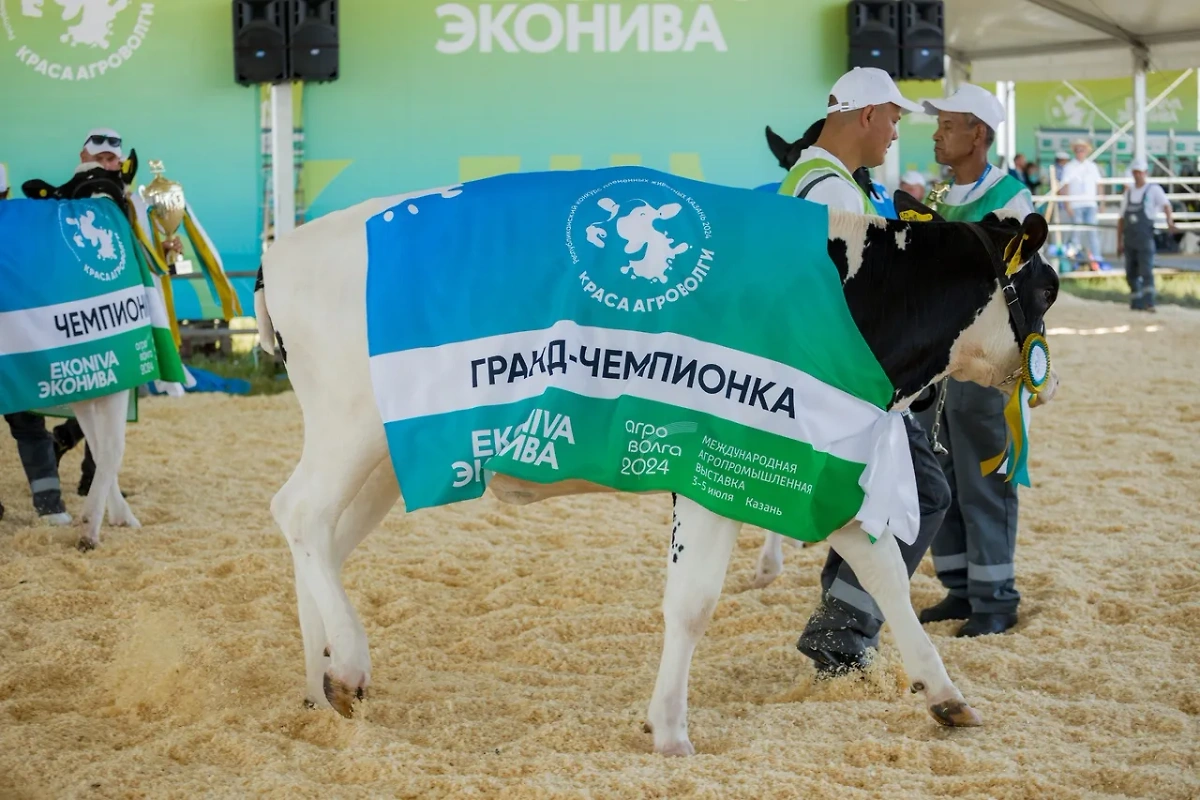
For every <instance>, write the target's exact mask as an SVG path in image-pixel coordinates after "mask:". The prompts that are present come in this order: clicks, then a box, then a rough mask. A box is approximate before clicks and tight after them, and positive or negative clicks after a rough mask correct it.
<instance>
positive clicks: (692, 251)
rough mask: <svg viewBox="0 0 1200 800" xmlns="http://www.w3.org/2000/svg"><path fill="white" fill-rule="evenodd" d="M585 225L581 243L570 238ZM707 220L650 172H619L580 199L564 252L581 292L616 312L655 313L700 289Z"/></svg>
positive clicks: (709, 251)
mask: <svg viewBox="0 0 1200 800" xmlns="http://www.w3.org/2000/svg"><path fill="white" fill-rule="evenodd" d="M580 229H582V230H583V232H584V241H580V242H576V240H575V236H576V234H577V232H578V231H579V230H580ZM712 235H713V231H712V225H711V224H710V223H709V220H708V216H707V215H706V214H705V213H704V209H703V208H701V207H700V204H699V203H697V202H696V200H695V199H693V198H692V197H690V196H688V195H687V194H686V193H685V192H682V191H680V190H678V189H676V188H674V187H672V186H671V185H669V184H667V183H665V182H663V181H660V180H653V179H650V178H621V179H617V180H613V181H610V182H608V183H606V184H604V185H603V186H601V187H599V188H597V189H593V190H591V191H590V192H588V193H587V194H585V195H583V196H582V197H580V198H579V199H578V200H576V201H575V203H574V204H573V205H572V206H571V211H570V214H569V215H568V217H567V237H566V244H567V252H568V254H569V255H570V258H571V263H572V264H573V265H574V266H575V267H576V268H578V269H580V274H579V282H580V286H581V288H582V289H583V291H584V292H585V293H586V294H587V295H588V296H589V297H592V298H593V299H595V300H596V301H597V302H600V303H603V304H604V305H606V306H608V307H609V308H615V309H617V310H619V311H631V312H643V311H657V310H660V309H662V308H663V307H664V306H665V305H666V304H668V303H674V302H676V301H678V300H680V299H682V298H684V297H687V296H688V295H689V294H691V293H692V292H694V291H696V290H697V289H699V288H700V284H701V283H702V282H703V281H704V278H705V276H707V275H708V273H709V271H710V270H711V269H712V267H713V262H714V260H715V256H716V254H715V252H714V250H713V248H712V241H711V240H712Z"/></svg>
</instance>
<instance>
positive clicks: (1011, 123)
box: [1004, 81, 1037, 161]
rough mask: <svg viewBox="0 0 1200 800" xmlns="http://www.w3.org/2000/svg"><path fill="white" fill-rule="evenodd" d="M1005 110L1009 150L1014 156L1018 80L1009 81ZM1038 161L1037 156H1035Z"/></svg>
mask: <svg viewBox="0 0 1200 800" xmlns="http://www.w3.org/2000/svg"><path fill="white" fill-rule="evenodd" d="M1004 110H1005V111H1006V112H1007V116H1006V117H1005V120H1004V126H1005V128H1007V129H1008V130H1007V133H1006V135H1007V136H1008V152H1009V153H1010V154H1011V155H1012V157H1014V158H1015V157H1016V155H1017V82H1016V81H1009V82H1008V101H1007V102H1006V103H1005V106H1004ZM1034 160H1035V161H1036V160H1037V158H1036V157H1035V158H1034Z"/></svg>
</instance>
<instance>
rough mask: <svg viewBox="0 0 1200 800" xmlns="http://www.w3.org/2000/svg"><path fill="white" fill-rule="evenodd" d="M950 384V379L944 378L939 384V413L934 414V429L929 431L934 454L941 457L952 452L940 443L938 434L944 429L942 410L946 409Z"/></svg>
mask: <svg viewBox="0 0 1200 800" xmlns="http://www.w3.org/2000/svg"><path fill="white" fill-rule="evenodd" d="M949 383H950V379H949V378H942V382H941V383H940V384H938V401H937V411H935V412H934V413H933V428H932V429H930V431H929V443H930V445H931V446H932V447H933V452H935V453H937V454H938V455H939V456H944V455H946V454H947V453H949V452H950V451H949V450H947V449H946V448H945V447H944V446H943V445H942V443H941V442H939V441H938V432H939V431H940V430H941V429H942V409H943V408H945V407H946V388H947V386H948V385H949Z"/></svg>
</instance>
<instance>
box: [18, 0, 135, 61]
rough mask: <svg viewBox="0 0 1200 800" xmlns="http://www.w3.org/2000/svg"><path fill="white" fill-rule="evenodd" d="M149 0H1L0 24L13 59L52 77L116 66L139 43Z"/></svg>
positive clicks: (129, 56)
mask: <svg viewBox="0 0 1200 800" xmlns="http://www.w3.org/2000/svg"><path fill="white" fill-rule="evenodd" d="M153 17H154V3H145V2H134V0H0V25H3V27H4V34H5V38H6V39H7V40H8V41H9V42H10V43H11V44H12V45H13V47H14V49H15V54H16V56H17V60H18V61H20V62H21V63H22V64H24V65H25V66H26V67H28V68H29V69H31V70H33V71H34V72H36V73H38V74H39V75H44V76H45V77H47V78H49V79H51V80H56V81H86V80H94V79H96V78H99V77H101V76H102V75H104V74H105V73H106V72H108V71H109V70H114V69H119V68H120V67H121V66H122V65H123V64H124V63H125V62H126V61H128V60H129V59H130V58H132V57H133V54H134V53H135V52H136V51H137V50H138V48H140V47H141V46H142V43H143V42H144V41H145V37H146V35H147V34H148V33H149V31H150V26H151V23H152V20H153Z"/></svg>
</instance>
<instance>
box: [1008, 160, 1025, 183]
mask: <svg viewBox="0 0 1200 800" xmlns="http://www.w3.org/2000/svg"><path fill="white" fill-rule="evenodd" d="M1026 166H1028V163H1027V162H1026V161H1025V156H1024V154H1022V153H1017V154H1016V155H1015V156H1013V160H1012V166H1011V167H1009V168H1008V174H1009V175H1012V176H1013V177H1014V178H1016V179H1017V180H1019V181H1021V183H1024V182H1025V167H1026Z"/></svg>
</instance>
